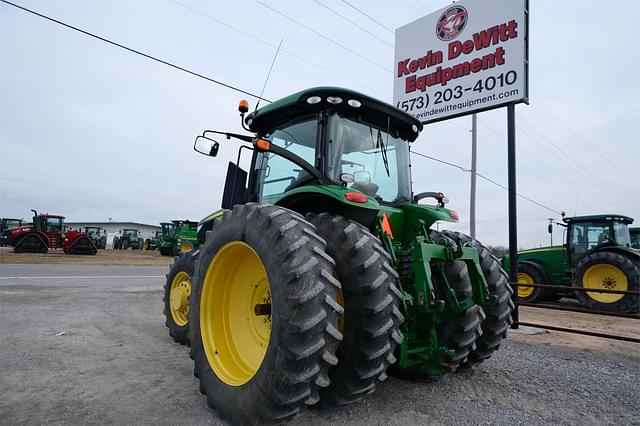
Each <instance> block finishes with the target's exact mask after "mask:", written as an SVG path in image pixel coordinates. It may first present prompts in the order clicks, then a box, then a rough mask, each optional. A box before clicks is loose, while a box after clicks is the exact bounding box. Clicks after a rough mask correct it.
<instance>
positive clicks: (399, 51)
mask: <svg viewBox="0 0 640 426" xmlns="http://www.w3.org/2000/svg"><path fill="white" fill-rule="evenodd" d="M528 39H529V0H461V1H459V2H456V3H454V4H452V5H449V6H446V7H444V8H442V9H440V10H437V11H435V12H433V13H431V14H430V15H427V16H424V17H422V18H420V19H417V20H416V21H414V22H411V23H409V24H407V25H405V26H403V27H400V28H398V29H397V30H396V42H395V63H394V81H393V102H394V104H395V105H396V107H398V108H400V109H402V110H404V111H406V112H408V113H409V114H411V115H413V116H414V117H416V118H417V119H419V120H420V121H421V122H422V123H424V124H428V123H434V122H437V121H441V120H446V119H450V118H454V117H460V116H463V115H467V114H472V113H478V112H481V111H486V110H489V109H494V108H499V107H504V106H506V107H507V154H508V156H507V157H508V158H507V163H508V164H507V168H508V176H509V177H508V180H509V188H508V201H509V202H508V204H509V273H510V281H511V282H512V283H514V282H517V250H518V239H517V215H516V197H517V192H516V151H515V143H516V141H515V137H516V132H515V105H516V104H517V103H527V104H528V103H529V75H528V70H529V48H528ZM474 231H475V229H474ZM516 297H517V291H516V292H514V299H515V298H516ZM513 318H514V328H517V326H518V310H517V306H516V310H515V311H514V313H513Z"/></svg>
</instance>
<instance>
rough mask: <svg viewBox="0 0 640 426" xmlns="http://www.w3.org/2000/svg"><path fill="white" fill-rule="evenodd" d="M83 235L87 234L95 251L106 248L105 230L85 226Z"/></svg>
mask: <svg viewBox="0 0 640 426" xmlns="http://www.w3.org/2000/svg"><path fill="white" fill-rule="evenodd" d="M84 233H85V234H87V236H88V237H89V239H90V240H91V241H92V242H93V245H94V246H96V248H97V249H106V248H107V230H106V229H104V228H101V227H99V226H85V228H84Z"/></svg>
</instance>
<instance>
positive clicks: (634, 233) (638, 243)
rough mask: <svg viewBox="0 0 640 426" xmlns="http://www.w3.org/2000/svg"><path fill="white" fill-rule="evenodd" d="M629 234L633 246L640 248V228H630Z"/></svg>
mask: <svg viewBox="0 0 640 426" xmlns="http://www.w3.org/2000/svg"><path fill="white" fill-rule="evenodd" d="M629 236H630V237H631V248H634V249H636V250H640V228H629Z"/></svg>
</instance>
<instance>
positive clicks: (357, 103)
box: [347, 99, 362, 108]
mask: <svg viewBox="0 0 640 426" xmlns="http://www.w3.org/2000/svg"><path fill="white" fill-rule="evenodd" d="M347 104H348V105H349V106H350V107H352V108H360V107H361V106H362V102H360V101H359V100H357V99H349V100H348V101H347Z"/></svg>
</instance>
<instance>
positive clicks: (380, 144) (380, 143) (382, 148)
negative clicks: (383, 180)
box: [369, 127, 391, 177]
mask: <svg viewBox="0 0 640 426" xmlns="http://www.w3.org/2000/svg"><path fill="white" fill-rule="evenodd" d="M369 132H370V133H371V141H373V129H372V128H371V127H369ZM388 139H389V134H388V133H387V141H388ZM375 146H376V149H378V148H380V154H382V162H383V163H384V170H385V171H386V172H387V176H388V177H390V176H391V175H390V174H389V160H388V159H387V146H386V145H385V143H384V140H383V139H382V132H381V131H380V129H378V135H377V136H376V144H375Z"/></svg>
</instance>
